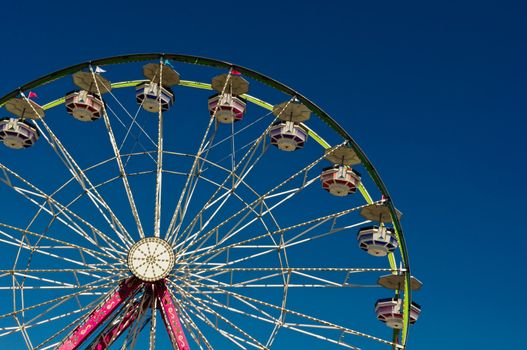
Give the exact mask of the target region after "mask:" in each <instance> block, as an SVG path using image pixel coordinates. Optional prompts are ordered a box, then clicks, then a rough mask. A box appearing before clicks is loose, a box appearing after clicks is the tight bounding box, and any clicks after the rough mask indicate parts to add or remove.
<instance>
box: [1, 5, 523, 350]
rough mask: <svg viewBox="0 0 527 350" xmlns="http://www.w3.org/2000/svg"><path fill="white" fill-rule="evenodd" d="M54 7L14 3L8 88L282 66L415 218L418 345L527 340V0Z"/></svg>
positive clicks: (5, 15)
mask: <svg viewBox="0 0 527 350" xmlns="http://www.w3.org/2000/svg"><path fill="white" fill-rule="evenodd" d="M49 3H51V2H47V1H32V0H31V1H23V2H15V1H11V2H7V3H5V4H3V7H2V11H1V12H0V27H1V28H2V38H3V45H2V53H3V54H2V56H1V58H0V60H1V61H0V63H1V64H0V72H1V77H2V78H1V81H2V85H1V87H0V95H2V94H4V93H6V92H8V91H10V90H12V89H13V88H15V87H17V86H19V85H21V84H23V83H25V82H27V81H29V80H31V79H33V78H35V77H37V76H40V75H43V74H44V73H48V72H51V71H53V70H56V69H59V68H61V67H64V66H68V65H71V64H74V63H77V62H80V61H86V60H88V59H91V58H99V57H106V56H111V55H116V54H125V53H135V52H170V53H187V54H194V55H201V56H208V57H214V58H218V59H223V60H226V61H231V62H234V63H237V64H240V65H242V66H247V67H250V68H253V69H255V70H257V71H260V72H262V73H264V74H267V75H269V76H271V77H274V78H276V79H278V80H280V81H282V82H284V83H286V84H288V85H290V86H292V87H293V88H296V89H297V90H298V91H300V92H301V93H303V94H304V95H305V96H308V97H310V98H311V99H312V100H314V101H315V102H316V103H317V104H319V105H320V106H321V107H323V108H324V109H325V110H326V111H327V112H329V114H330V115H332V116H333V117H334V118H335V119H336V120H338V121H339V122H340V123H341V124H342V125H343V126H344V127H345V128H346V129H347V130H348V131H350V133H351V134H352V136H353V137H354V138H355V139H356V140H357V141H358V142H359V144H360V145H361V146H362V147H363V149H364V150H365V151H366V153H367V154H368V156H369V157H370V159H371V160H372V161H373V163H374V165H375V166H376V167H377V169H378V170H379V172H380V173H381V175H382V177H383V179H384V181H385V183H386V184H387V186H388V188H389V189H390V192H391V194H392V196H393V198H394V200H395V202H396V203H397V206H398V207H399V209H401V211H403V212H404V214H405V215H404V218H403V222H402V223H403V226H404V228H405V230H406V240H407V244H408V249H409V253H410V261H411V265H412V268H413V273H414V274H415V275H416V276H417V277H418V278H420V279H421V280H422V281H423V282H424V284H425V286H424V288H423V290H422V291H421V292H418V293H416V294H415V295H414V299H415V300H416V301H417V302H419V303H420V304H421V305H422V306H423V315H422V318H421V319H420V320H419V322H418V323H417V324H416V325H415V326H414V327H413V328H412V330H411V338H410V343H409V348H410V349H430V350H434V349H520V348H525V341H524V340H523V339H522V333H524V330H525V327H526V326H527V321H526V320H525V313H526V311H527V310H526V307H525V303H524V302H523V301H522V300H523V299H524V296H525V287H526V286H525V283H524V281H523V280H524V274H525V272H524V270H523V268H522V267H521V266H522V263H524V261H525V254H526V253H525V249H524V247H523V246H522V245H521V244H523V236H524V235H525V234H526V230H525V227H524V226H523V220H524V218H525V207H526V206H525V196H526V195H527V191H526V186H525V179H526V178H527V170H526V169H527V167H526V166H525V164H524V159H525V150H527V145H526V142H525V136H524V133H525V129H526V121H525V118H526V117H527V115H526V112H527V109H526V103H525V96H526V93H527V88H526V86H527V84H526V81H527V69H526V68H525V62H527V40H526V27H525V13H526V10H527V5H525V4H524V3H522V2H520V1H515V2H514V1H484V0H482V1H466V0H465V1H463V0H461V1H375V0H374V1H325V2H320V1H296V2H293V1H285V0H282V1H274V0H270V1H265V2H264V1H261V2H250V1H192V2H190V1H185V2H179V1H163V2H144V1H142V2H139V1H127V2H124V1H123V2H118V1H110V0H108V1H104V2H99V1H85V2H72V1H54V2H52V3H53V5H50V4H49ZM224 19H228V23H229V25H227V26H222V25H218V26H216V24H217V23H219V22H220V21H222V20H224ZM522 150H523V151H522ZM509 231H510V232H509ZM522 298H523V299H522Z"/></svg>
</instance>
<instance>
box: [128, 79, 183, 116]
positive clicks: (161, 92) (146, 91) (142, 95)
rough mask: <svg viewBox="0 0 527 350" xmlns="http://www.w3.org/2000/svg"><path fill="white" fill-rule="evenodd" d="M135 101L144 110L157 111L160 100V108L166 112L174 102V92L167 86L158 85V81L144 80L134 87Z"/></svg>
mask: <svg viewBox="0 0 527 350" xmlns="http://www.w3.org/2000/svg"><path fill="white" fill-rule="evenodd" d="M135 96H136V101H137V103H138V104H139V105H141V106H142V107H143V108H144V109H145V110H146V111H148V112H152V113H157V112H159V104H160V102H161V110H162V111H163V112H166V111H168V110H169V109H170V107H172V105H173V104H174V93H173V92H172V89H171V88H170V87H168V86H160V85H159V84H158V83H154V82H146V83H142V84H139V85H138V86H137V87H136V93H135Z"/></svg>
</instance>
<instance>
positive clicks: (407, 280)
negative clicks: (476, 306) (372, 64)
mask: <svg viewBox="0 0 527 350" xmlns="http://www.w3.org/2000/svg"><path fill="white" fill-rule="evenodd" d="M160 59H161V60H172V61H175V62H182V63H189V64H193V65H202V66H209V67H214V68H220V69H230V70H236V71H238V72H240V73H242V74H244V75H245V76H247V77H250V78H252V79H254V80H257V81H259V82H261V83H263V84H266V85H268V86H270V87H272V88H274V89H276V90H278V91H281V92H283V93H285V94H288V95H290V96H294V97H295V98H297V99H298V100H299V101H300V102H301V103H303V104H304V105H305V106H307V107H308V108H309V109H310V110H311V111H312V112H313V113H314V114H315V115H317V116H318V117H319V118H320V119H321V120H323V121H324V122H325V123H326V124H327V125H328V126H329V127H330V128H331V129H333V130H334V131H335V132H336V133H337V134H339V135H340V136H341V137H342V138H343V139H344V140H345V141H346V142H347V144H348V146H349V147H351V148H352V149H353V150H354V151H355V153H356V154H357V156H358V158H359V159H360V161H361V164H362V165H363V166H364V168H365V169H366V170H367V172H368V174H369V175H370V176H371V178H372V180H373V181H374V183H375V185H376V186H377V188H378V190H379V191H380V193H381V195H382V196H383V198H384V199H385V202H384V203H383V204H384V205H385V206H387V208H388V209H389V213H390V216H391V220H392V223H393V227H394V230H395V235H396V237H397V240H398V242H399V249H400V254H401V263H402V269H403V271H404V299H403V322H404V324H403V327H402V330H401V333H402V335H401V338H400V339H399V341H400V343H401V345H402V347H403V348H405V347H406V343H407V338H408V329H409V324H410V320H409V314H410V307H411V303H412V296H411V290H412V288H411V287H410V284H411V272H410V262H409V258H408V253H407V249H406V244H405V239H404V234H403V228H402V226H401V223H400V219H399V215H398V212H397V210H396V208H395V205H394V202H393V200H392V198H391V196H390V194H389V192H388V189H387V187H386V186H385V184H384V182H383V181H382V179H381V177H380V175H379V173H378V172H377V170H376V169H375V168H374V166H373V165H372V163H371V162H370V160H369V159H368V157H367V156H366V154H365V153H364V151H363V150H362V149H361V148H360V146H359V145H358V144H357V142H356V141H355V140H354V139H353V138H352V137H351V135H349V133H348V132H347V131H346V130H345V129H344V128H342V127H341V126H340V125H339V124H338V123H337V122H336V121H335V120H334V119H333V118H332V117H331V116H329V115H328V114H327V113H326V112H325V111H324V110H323V109H321V108H320V107H319V106H317V105H316V104H315V103H314V102H312V101H311V100H310V99H308V98H306V97H305V96H303V95H302V94H300V93H299V92H297V91H295V90H293V89H292V88H290V87H288V86H286V85H284V84H282V83H280V82H278V81H276V80H274V79H272V78H270V77H268V76H266V75H263V74H261V73H258V72H256V71H254V70H251V69H248V68H245V67H243V66H239V65H236V64H232V63H229V62H225V61H221V60H216V59H211V58H205V57H199V56H193V55H183V54H170V53H143V54H131V55H120V56H112V57H106V58H101V59H96V60H91V61H86V62H83V63H80V64H76V65H73V66H70V67H67V68H64V69H60V70H57V71H55V72H53V73H51V74H47V75H44V76H42V77H40V78H38V79H35V80H33V81H31V82H29V83H27V84H24V85H22V86H20V87H19V88H17V89H15V90H13V91H11V92H9V93H8V94H6V95H4V96H3V97H1V98H0V107H1V106H3V105H4V104H5V103H6V102H7V101H9V100H10V99H12V98H15V97H17V96H18V95H19V94H20V93H23V92H26V91H29V90H31V89H35V88H37V87H40V86H42V85H45V84H48V83H50V82H53V81H54V80H57V79H60V78H62V77H65V76H68V75H71V74H73V73H75V72H78V71H80V70H82V69H86V68H90V67H94V66H105V65H114V64H125V63H130V62H142V61H151V60H160ZM137 83H138V81H129V82H119V83H114V84H112V87H113V88H124V87H130V86H135V85H137ZM181 85H184V86H188V87H193V88H199V89H208V90H210V89H211V86H210V84H207V83H201V82H194V81H181ZM244 97H245V98H246V99H247V100H248V101H250V102H252V103H255V104H258V105H260V106H261V107H263V108H265V109H268V110H272V108H273V106H272V105H271V104H269V103H267V102H265V101H262V100H259V99H258V98H256V97H252V96H250V95H245V96H244ZM62 103H64V98H61V99H58V100H55V101H52V102H50V103H48V104H46V105H44V106H43V108H44V109H48V108H52V107H55V106H57V105H60V104H62ZM308 132H309V135H310V136H311V137H312V138H313V139H314V140H315V141H316V142H317V143H318V144H320V146H321V147H323V148H324V149H329V148H331V146H330V144H328V143H327V142H326V141H325V140H324V139H323V138H322V137H320V136H319V135H318V134H317V133H316V131H314V130H312V129H309V128H308ZM359 190H361V192H362V194H363V196H364V197H365V199H366V201H367V202H368V203H369V204H372V203H373V200H372V198H371V197H370V196H369V194H368V193H367V192H366V191H365V189H364V188H362V187H359ZM389 263H390V266H391V268H392V269H393V270H397V269H398V267H397V266H396V262H395V258H394V256H393V254H392V253H390V254H389ZM396 332H397V331H394V337H395V336H396Z"/></svg>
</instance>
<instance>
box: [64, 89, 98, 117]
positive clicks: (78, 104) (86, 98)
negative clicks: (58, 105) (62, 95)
mask: <svg viewBox="0 0 527 350" xmlns="http://www.w3.org/2000/svg"><path fill="white" fill-rule="evenodd" d="M64 104H65V106H66V111H67V112H68V113H69V114H71V115H72V116H73V117H74V118H75V119H77V120H80V121H83V122H91V121H94V120H97V119H99V118H100V117H101V116H102V113H103V110H104V102H103V100H102V98H101V97H100V96H99V95H97V94H96V93H93V92H88V91H86V90H80V91H73V92H70V93H69V94H67V95H66V101H65V103H64Z"/></svg>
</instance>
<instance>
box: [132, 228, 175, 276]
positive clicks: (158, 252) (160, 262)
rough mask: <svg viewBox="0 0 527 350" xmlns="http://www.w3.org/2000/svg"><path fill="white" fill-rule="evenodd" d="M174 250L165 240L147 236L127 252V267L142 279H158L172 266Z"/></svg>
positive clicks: (167, 272) (166, 274)
mask: <svg viewBox="0 0 527 350" xmlns="http://www.w3.org/2000/svg"><path fill="white" fill-rule="evenodd" d="M174 264H175V256H174V251H173V250H172V247H171V246H170V244H168V242H167V241H165V240H162V239H161V238H157V237H147V238H143V239H141V240H140V241H138V242H136V243H135V244H134V245H133V246H132V248H131V249H130V252H129V253H128V268H129V269H130V271H131V272H132V273H133V274H134V276H136V277H137V278H139V279H140V280H142V281H145V282H155V281H159V280H161V279H163V278H165V277H166V276H168V274H169V273H170V271H172V269H173V268H174Z"/></svg>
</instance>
